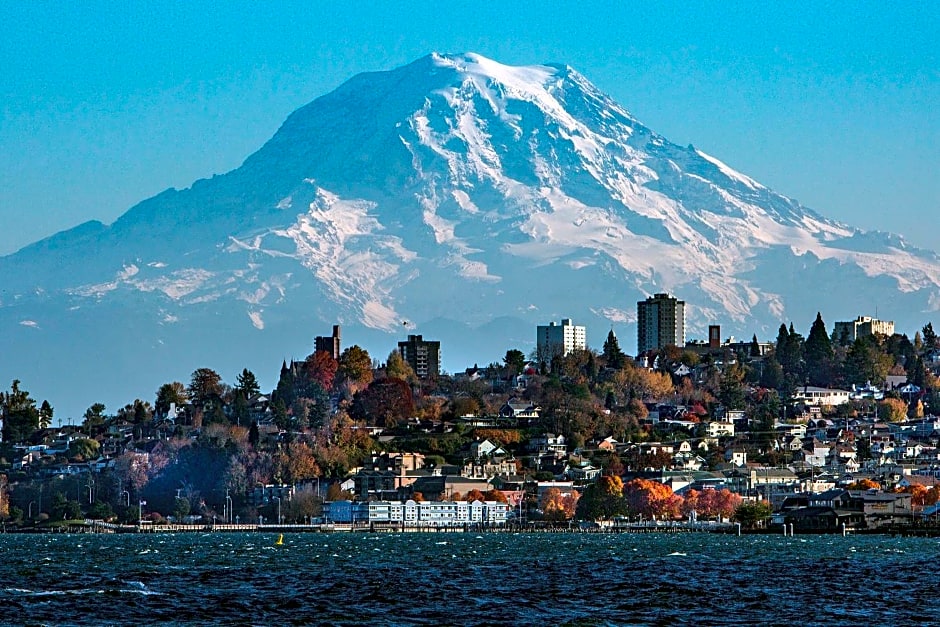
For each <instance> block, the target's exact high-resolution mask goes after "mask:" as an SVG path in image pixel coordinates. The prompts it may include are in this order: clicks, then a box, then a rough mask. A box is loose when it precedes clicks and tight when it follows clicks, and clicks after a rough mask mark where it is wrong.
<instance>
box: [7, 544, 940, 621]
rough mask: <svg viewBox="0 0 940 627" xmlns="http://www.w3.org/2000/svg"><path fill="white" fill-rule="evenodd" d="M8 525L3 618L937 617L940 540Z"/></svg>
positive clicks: (765, 619) (356, 619)
mask: <svg viewBox="0 0 940 627" xmlns="http://www.w3.org/2000/svg"><path fill="white" fill-rule="evenodd" d="M276 539H277V537H276V535H272V534H177V535H171V534H152V535H151V534H148V535H81V536H79V535H42V536H39V535H23V534H7V535H0V555H2V559H0V624H2V625H22V624H43V625H105V624H113V625H123V624H141V623H146V624H154V623H161V624H172V625H190V624H192V625H195V624H205V623H221V622H230V623H234V624H254V625H274V624H331V625H360V624H370V625H398V624H418V625H442V624H452V625H479V624H571V625H574V624H576V625H625V624H637V625H666V624H668V625H684V624H688V625H692V624H694V625H715V624H732V625H755V624H796V623H799V624H825V625H859V624H871V625H874V624H898V625H900V624H904V625H910V624H928V623H932V622H934V617H936V616H937V615H938V611H940V600H938V598H937V596H936V595H935V594H934V593H933V590H932V588H930V587H928V586H925V583H926V582H925V580H924V577H925V576H929V573H932V571H933V569H934V565H935V564H936V563H937V560H938V558H940V543H938V542H937V541H936V540H930V539H915V538H892V537H886V536H865V537H848V538H842V537H833V536H797V537H791V538H784V537H781V536H744V537H735V536H724V535H708V534H672V535H665V534H638V535H633V534H618V535H600V534H578V533H575V534H567V533H560V534H509V533H488V534H482V535H477V534H473V533H458V534H446V533H439V534H431V533H426V534H418V533H412V534H403V535H398V534H289V535H285V537H284V544H283V545H282V546H276V545H275V541H276Z"/></svg>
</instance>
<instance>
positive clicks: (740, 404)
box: [718, 363, 745, 409]
mask: <svg viewBox="0 0 940 627" xmlns="http://www.w3.org/2000/svg"><path fill="white" fill-rule="evenodd" d="M718 400H719V401H721V404H722V405H724V406H725V407H726V408H727V409H744V401H745V393H744V371H743V370H742V369H741V367H740V366H739V365H738V364H736V363H735V364H731V365H729V366H725V369H724V371H723V372H722V373H721V382H720V384H719V388H718Z"/></svg>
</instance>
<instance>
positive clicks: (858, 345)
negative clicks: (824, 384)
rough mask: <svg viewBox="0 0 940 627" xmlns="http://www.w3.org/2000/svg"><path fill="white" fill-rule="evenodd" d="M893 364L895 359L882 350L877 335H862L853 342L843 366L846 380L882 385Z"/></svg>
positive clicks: (862, 383)
mask: <svg viewBox="0 0 940 627" xmlns="http://www.w3.org/2000/svg"><path fill="white" fill-rule="evenodd" d="M892 365H893V359H892V358H891V357H890V356H889V355H887V354H885V353H884V352H883V351H882V350H881V347H880V346H879V344H878V339H877V338H876V337H875V336H873V335H867V336H864V337H860V338H858V339H857V340H855V342H853V343H852V346H851V347H849V351H848V353H847V354H846V357H845V365H844V367H843V368H844V370H843V372H844V376H845V382H846V383H849V384H851V383H854V384H856V385H865V384H866V383H872V384H874V385H880V384H881V382H883V381H884V380H885V377H887V376H888V371H889V370H890V369H891V366H892Z"/></svg>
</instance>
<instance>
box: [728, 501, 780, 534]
mask: <svg viewBox="0 0 940 627" xmlns="http://www.w3.org/2000/svg"><path fill="white" fill-rule="evenodd" d="M771 514H773V508H771V506H770V503H768V502H767V501H744V502H743V503H741V504H740V505H738V506H737V507H736V508H735V510H734V514H733V515H732V516H731V519H732V520H734V521H736V522H739V523H741V526H742V527H744V528H745V529H753V528H754V527H757V526H760V525H762V524H763V522H764V521H765V520H767V519H768V518H770V515H771Z"/></svg>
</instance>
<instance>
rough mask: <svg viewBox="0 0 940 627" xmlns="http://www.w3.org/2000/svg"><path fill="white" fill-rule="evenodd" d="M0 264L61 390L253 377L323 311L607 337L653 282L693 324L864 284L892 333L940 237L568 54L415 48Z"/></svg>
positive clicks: (324, 319)
mask: <svg viewBox="0 0 940 627" xmlns="http://www.w3.org/2000/svg"><path fill="white" fill-rule="evenodd" d="M0 285H2V288H0V290H2V291H0V328H2V340H0V351H2V354H3V355H4V357H3V359H2V362H0V376H2V377H4V378H5V379H8V380H9V379H12V378H14V377H16V378H20V379H22V380H23V381H24V386H25V387H26V388H27V389H30V390H34V389H35V390H36V395H38V396H44V397H49V398H50V399H51V400H52V401H56V400H58V402H59V404H61V405H63V406H68V407H69V408H83V407H87V406H88V405H90V404H91V403H92V402H95V401H97V400H112V404H113V403H116V402H121V403H124V402H128V401H130V400H133V398H134V397H142V398H145V399H150V398H151V396H152V394H153V392H154V391H155V390H156V388H157V386H158V385H159V384H160V383H163V382H166V381H170V380H178V379H182V380H184V381H185V380H186V378H187V377H188V375H189V373H190V372H192V371H193V370H195V369H196V368H198V367H203V366H207V367H212V368H215V369H216V370H218V371H219V372H220V373H221V374H222V375H223V378H226V379H227V380H231V379H234V375H235V373H236V372H239V371H240V370H241V368H243V367H249V368H251V369H252V370H254V371H255V372H256V374H258V375H259V377H260V378H261V380H262V382H263V383H265V384H267V385H273V383H274V381H273V378H274V377H275V376H276V374H277V371H278V367H279V365H280V362H281V359H283V358H285V357H287V358H290V357H291V356H294V357H303V356H305V355H306V354H307V353H309V352H310V350H312V338H313V336H315V335H318V334H320V335H324V334H328V332H329V329H330V325H332V324H334V323H337V322H338V323H340V324H342V325H343V335H344V343H345V344H347V345H348V344H350V343H354V342H355V343H359V344H362V345H363V346H365V347H366V348H367V349H369V350H370V351H371V352H372V353H373V356H375V357H378V358H384V357H385V356H386V355H387V354H388V352H389V351H391V350H392V349H393V348H394V347H395V345H396V342H397V341H398V340H400V339H404V336H405V335H406V334H408V333H421V334H423V335H424V336H425V337H427V338H433V339H440V340H441V341H442V352H443V355H444V363H445V366H446V367H448V368H449V369H451V370H453V369H456V368H462V367H463V366H464V365H472V363H474V362H480V363H488V362H489V361H495V360H498V359H499V358H500V357H501V356H502V355H503V354H504V353H505V351H506V349H508V348H521V349H523V350H526V351H528V350H530V349H531V348H532V345H533V343H534V335H535V329H534V327H535V325H536V324H546V323H548V322H549V321H551V320H555V321H557V320H558V319H559V318H561V317H566V318H573V319H574V320H575V322H576V323H577V324H586V325H587V326H588V340H589V343H590V344H591V345H593V346H595V347H599V346H600V344H601V343H602V342H603V338H604V337H605V336H606V334H607V331H608V330H609V329H610V328H611V326H612V325H613V326H614V328H616V329H617V331H618V332H619V333H620V337H621V345H622V346H623V347H624V348H625V349H627V350H628V351H629V350H632V349H633V348H634V346H635V340H634V338H635V325H633V323H634V321H635V316H636V313H635V312H636V301H637V300H640V299H642V298H644V297H645V296H647V295H649V294H651V293H654V292H662V291H666V292H670V293H672V294H674V295H676V296H678V297H680V298H682V299H684V300H685V301H686V302H687V303H688V308H687V324H688V326H689V329H690V335H691V336H694V337H696V336H697V337H702V336H703V335H704V333H703V330H704V329H705V327H706V326H707V325H708V324H710V323H718V324H721V325H722V327H723V331H724V333H725V335H728V334H729V333H736V334H738V335H744V336H745V337H747V338H749V337H750V336H751V334H752V333H757V334H758V336H759V337H762V338H772V336H773V335H774V334H775V332H776V329H777V327H778V326H779V324H780V323H781V322H790V321H791V320H792V321H794V322H795V324H796V326H797V327H798V328H799V329H801V330H802V331H803V332H805V331H808V328H809V325H810V323H811V322H812V319H813V318H814V317H815V312H816V311H817V310H819V311H822V312H823V315H824V318H825V319H826V320H827V322H828V323H829V324H830V328H831V323H832V322H834V321H835V320H837V319H851V318H854V317H855V316H856V315H862V314H865V315H871V314H874V313H875V308H876V307H877V308H878V312H879V314H880V316H881V317H882V318H887V319H894V320H895V321H896V322H897V323H898V326H899V330H904V331H908V332H910V333H913V330H914V329H916V328H919V327H920V326H921V325H923V324H924V323H925V322H926V321H927V320H928V319H929V317H930V316H931V315H932V314H933V313H934V312H935V311H936V310H937V309H938V307H940V259H938V257H937V255H936V254H935V253H933V252H927V251H923V250H917V249H913V248H911V247H909V246H907V245H906V244H905V243H904V242H903V241H902V240H901V239H900V238H898V237H896V236H893V235H887V234H882V233H865V232H860V231H858V230H857V229H855V228H852V227H850V226H848V225H845V224H840V223H838V222H834V221H832V220H828V219H826V218H824V217H822V216H821V215H819V214H817V213H815V212H813V211H811V210H809V209H807V208H806V207H803V206H801V205H800V204H799V203H798V202H796V201H794V200H792V199H789V198H787V197H785V196H782V195H780V194H778V193H776V192H774V191H772V190H770V189H768V188H766V187H764V186H762V185H761V184H760V183H758V182H756V181H754V180H752V179H751V178H749V177H747V176H745V175H743V174H741V173H738V172H736V171H734V170H733V169H731V168H729V167H728V166H726V165H725V164H723V163H722V162H721V161H719V160H718V159H716V158H714V157H712V156H709V155H707V154H705V153H704V152H702V151H700V150H697V149H695V148H693V147H691V146H689V147H681V146H677V145H675V144H672V143H670V142H669V141H668V140H667V139H666V138H664V137H662V136H660V135H658V134H656V133H655V132H654V131H652V130H651V129H649V128H646V127H645V126H643V125H642V124H641V123H640V122H638V121H637V120H636V119H634V118H633V117H632V116H631V115H630V114H629V113H628V112H627V111H626V110H625V109H624V108H623V107H621V106H620V105H619V104H618V103H616V102H613V101H612V100H611V99H610V98H608V97H607V96H605V95H604V94H603V93H601V92H600V91H598V90H597V88H595V87H594V86H593V85H592V84H591V83H590V82H589V81H588V80H587V79H586V78H585V77H583V76H581V75H580V74H578V73H577V72H576V71H574V70H573V69H571V68H570V67H567V66H561V65H544V66H528V67H510V66H506V65H502V64H499V63H497V62H495V61H492V60H489V59H486V58H484V57H481V56H479V55H475V54H463V55H439V54H432V55H429V56H427V57H424V58H422V59H419V60H417V61H415V62H413V63H411V64H409V65H407V66H404V67H401V68H398V69H394V70H391V71H387V72H375V73H368V74H361V75H359V76H356V77H353V78H352V79H350V80H349V81H348V82H346V83H345V84H343V85H342V86H340V87H339V88H338V89H336V90H335V91H334V92H332V93H329V94H326V95H324V96H322V97H320V98H318V99H316V100H315V101H313V102H312V103H310V104H308V105H306V106H304V107H302V108H301V109H299V110H297V111H295V112H294V113H293V114H292V115H291V116H290V117H289V118H288V119H287V120H286V122H285V123H284V124H283V126H282V127H281V128H280V130H278V132H277V133H276V134H275V135H274V137H272V138H271V140H270V141H268V142H267V143H266V144H265V145H264V146H263V147H262V148H261V149H260V150H258V151H257V152H256V153H255V154H253V155H251V156H250V157H248V159H247V160H246V161H245V162H244V164H243V165H242V166H241V167H239V168H238V169H236V170H233V171H232V172H229V173H227V174H224V175H220V176H215V177H213V178H211V179H208V180H200V181H197V182H196V183H194V184H193V186H192V187H190V188H189V189H186V190H182V191H177V190H168V191H166V192H163V193H162V194H159V195H157V196H155V197H153V198H150V199H148V200H145V201H143V202H141V203H140V204H138V205H137V206H135V207H133V208H131V209H130V210H129V211H127V213H125V214H124V215H123V216H122V217H121V218H120V219H118V220H117V221H116V222H114V224H111V225H104V224H101V223H98V222H89V223H86V224H83V225H81V226H79V227H76V228H74V229H72V230H69V231H65V232H62V233H59V234H57V235H55V236H53V237H50V238H48V239H46V240H43V241H40V242H37V243H36V244H33V245H31V246H28V247H26V248H24V249H22V250H20V251H19V252H17V253H15V254H13V255H10V256H8V257H4V258H0ZM53 404H55V402H53ZM112 409H115V408H114V407H112Z"/></svg>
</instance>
